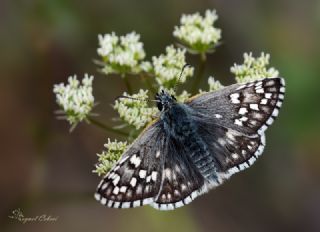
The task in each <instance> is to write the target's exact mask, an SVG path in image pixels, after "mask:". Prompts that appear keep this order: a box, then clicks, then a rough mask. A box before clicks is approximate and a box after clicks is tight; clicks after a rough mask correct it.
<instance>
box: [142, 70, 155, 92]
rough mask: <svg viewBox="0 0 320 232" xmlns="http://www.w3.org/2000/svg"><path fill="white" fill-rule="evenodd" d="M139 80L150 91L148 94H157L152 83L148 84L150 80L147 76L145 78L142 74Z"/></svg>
mask: <svg viewBox="0 0 320 232" xmlns="http://www.w3.org/2000/svg"><path fill="white" fill-rule="evenodd" d="M140 77H141V80H142V81H143V83H144V84H145V85H146V86H147V88H148V89H149V90H150V92H151V93H152V94H153V95H154V94H156V93H157V90H156V88H155V87H154V86H153V85H152V83H151V82H150V78H149V76H148V77H146V76H145V75H143V74H140Z"/></svg>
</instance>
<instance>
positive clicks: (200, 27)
mask: <svg viewBox="0 0 320 232" xmlns="http://www.w3.org/2000/svg"><path fill="white" fill-rule="evenodd" d="M217 19H218V16H217V14H216V11H215V10H211V11H210V10H207V11H206V12H205V16H204V17H202V16H201V15H200V14H199V13H198V12H197V13H195V14H190V15H185V14H184V15H182V17H181V18H180V23H181V26H176V27H175V29H174V32H173V36H175V37H176V38H178V39H179V40H180V41H181V42H182V43H183V44H185V45H186V46H187V47H189V48H191V49H192V50H193V51H196V52H199V53H205V52H208V51H209V50H210V49H213V48H214V47H215V46H216V45H217V43H218V41H219V40H220V39H221V30H220V29H218V28H216V27H214V23H215V21H216V20H217Z"/></svg>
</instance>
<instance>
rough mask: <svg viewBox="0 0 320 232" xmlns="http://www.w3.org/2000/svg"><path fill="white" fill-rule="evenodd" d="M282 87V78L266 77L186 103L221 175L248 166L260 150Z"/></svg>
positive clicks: (232, 86)
mask: <svg viewBox="0 0 320 232" xmlns="http://www.w3.org/2000/svg"><path fill="white" fill-rule="evenodd" d="M284 90H285V87H284V80H283V79H282V78H268V79H263V80H259V81H254V82H249V83H246V84H236V85H231V86H228V87H225V88H223V89H221V90H219V91H215V92H211V93H205V94H202V95H200V96H198V97H195V98H193V99H191V100H190V101H189V102H187V103H186V104H187V105H189V106H190V107H191V108H192V110H193V111H192V112H193V117H194V118H195V121H196V122H197V125H198V134H199V136H200V137H201V138H202V139H203V140H204V141H205V142H206V144H207V146H208V149H209V150H210V153H211V154H212V156H214V158H215V160H216V166H217V169H218V170H217V171H218V172H219V173H218V176H220V177H222V179H223V178H228V177H230V176H231V175H232V174H234V173H236V172H238V171H241V170H243V169H245V168H248V167H249V166H250V165H252V164H253V163H254V162H255V160H256V159H257V157H258V156H259V155H260V154H261V153H262V151H263V149H264V146H265V134H264V131H265V130H266V129H267V127H268V126H269V125H271V124H272V122H273V121H274V119H275V118H276V117H277V115H278V112H279V109H280V107H281V104H282V101H283V98H284ZM217 181H218V183H220V182H221V180H217Z"/></svg>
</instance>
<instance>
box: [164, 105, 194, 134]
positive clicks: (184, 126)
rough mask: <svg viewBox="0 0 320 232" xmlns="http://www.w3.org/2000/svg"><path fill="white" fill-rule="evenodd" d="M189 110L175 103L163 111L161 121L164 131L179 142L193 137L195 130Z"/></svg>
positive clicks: (185, 106)
mask: <svg viewBox="0 0 320 232" xmlns="http://www.w3.org/2000/svg"><path fill="white" fill-rule="evenodd" d="M190 110H191V109H189V107H188V106H187V105H185V104H182V103H177V102H175V103H174V104H172V105H171V106H170V108H168V109H167V110H165V111H163V112H162V113H161V120H162V122H163V126H164V129H165V131H166V132H167V133H169V134H170V135H171V136H172V137H174V138H177V139H179V140H183V139H184V138H186V137H189V136H191V135H195V133H196V131H197V128H196V125H195V123H194V122H193V120H192V117H191V113H190V112H189V111H190Z"/></svg>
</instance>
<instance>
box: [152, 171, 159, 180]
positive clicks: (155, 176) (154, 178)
mask: <svg viewBox="0 0 320 232" xmlns="http://www.w3.org/2000/svg"><path fill="white" fill-rule="evenodd" d="M157 175H158V173H157V172H156V171H152V173H151V179H152V180H153V181H154V182H155V181H156V180H157Z"/></svg>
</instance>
